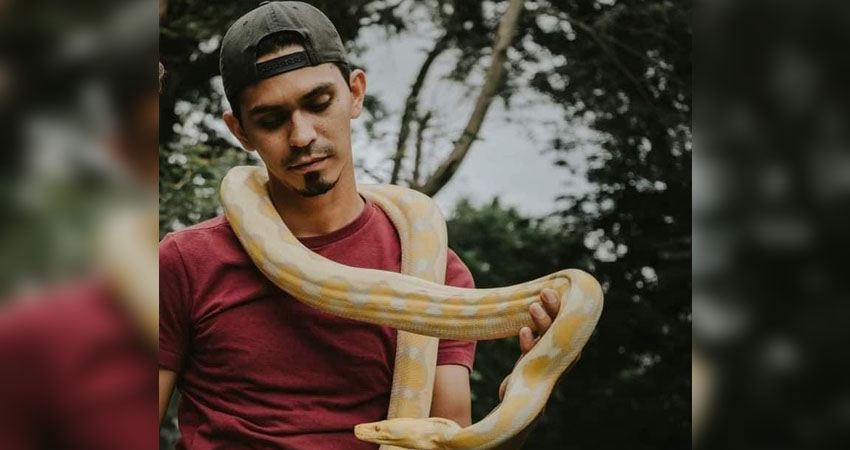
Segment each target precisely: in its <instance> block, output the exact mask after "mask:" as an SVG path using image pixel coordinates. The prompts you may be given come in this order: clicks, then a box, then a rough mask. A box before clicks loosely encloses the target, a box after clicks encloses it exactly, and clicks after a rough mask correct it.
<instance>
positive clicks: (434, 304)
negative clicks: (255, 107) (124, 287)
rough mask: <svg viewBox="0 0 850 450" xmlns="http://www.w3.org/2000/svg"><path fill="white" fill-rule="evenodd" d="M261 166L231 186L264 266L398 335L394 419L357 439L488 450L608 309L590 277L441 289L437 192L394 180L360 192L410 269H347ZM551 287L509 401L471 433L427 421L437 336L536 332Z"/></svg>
mask: <svg viewBox="0 0 850 450" xmlns="http://www.w3.org/2000/svg"><path fill="white" fill-rule="evenodd" d="M267 183H268V174H267V172H266V169H264V168H261V167H245V166H243V167H235V168H233V169H231V170H230V171H229V172H228V174H227V175H226V176H225V177H224V180H223V181H222V184H221V201H222V206H223V208H224V212H225V215H226V216H227V219H228V220H229V222H230V224H231V226H232V227H233V230H234V232H235V233H236V236H237V237H238V238H239V241H240V242H241V244H242V246H243V247H244V248H245V250H246V252H247V253H248V255H249V256H250V258H251V260H252V261H253V262H254V264H255V265H256V266H257V267H258V268H259V270H260V271H261V272H263V274H264V275H265V276H266V277H268V278H269V279H270V280H271V281H272V282H273V283H275V284H276V285H277V286H278V287H280V288H281V289H282V290H284V291H286V292H288V293H290V294H291V295H292V296H293V297H294V298H296V299H298V300H299V301H302V302H304V303H306V304H308V305H310V306H313V307H315V308H317V309H320V310H322V311H325V312H328V313H331V314H335V315H338V316H342V317H346V318H350V319H355V320H361V321H365V322H370V323H374V324H378V325H385V326H390V327H393V328H396V329H398V330H399V337H398V343H397V349H396V364H395V373H394V374H393V386H392V391H391V396H390V409H389V411H388V414H387V420H383V421H380V422H374V423H368V424H360V425H357V426H356V427H355V428H354V433H355V435H356V436H357V437H358V438H359V439H361V440H364V441H368V442H372V443H376V444H381V445H383V446H384V447H382V448H383V449H387V448H393V447H397V448H398V447H400V448H408V449H458V450H459V449H489V448H495V447H498V446H499V445H501V444H503V443H504V442H506V441H508V440H509V439H511V438H512V437H514V436H516V435H517V434H519V433H520V432H522V431H523V430H524V429H525V428H527V427H528V426H529V425H530V424H531V422H532V421H533V420H534V418H535V417H537V415H538V414H539V413H540V411H541V410H542V409H543V407H544V406H545V405H546V401H547V399H548V398H549V394H550V393H551V392H552V388H553V387H554V385H555V382H557V380H558V378H559V377H560V376H561V374H562V373H563V372H564V371H565V370H566V369H567V368H568V367H569V366H570V364H571V363H572V362H573V361H574V360H575V359H576V357H577V356H578V354H579V353H580V352H581V349H582V348H583V347H584V345H585V343H586V342H587V340H588V339H589V338H590V335H591V333H592V332H593V329H594V328H595V327H596V323H597V321H598V320H599V316H600V314H601V313H602V288H601V287H600V286H599V283H598V282H597V281H596V280H595V279H594V278H593V277H592V276H590V275H588V274H587V273H585V272H582V271H580V270H576V269H567V270H561V271H558V272H555V273H552V274H550V275H546V276H543V277H540V278H538V279H536V280H532V281H528V282H525V283H521V284H516V285H513V286H507V287H500V288H489V289H465V288H458V287H453V286H446V285H444V284H443V282H444V278H445V269H446V252H447V248H448V247H447V238H446V224H445V220H444V219H443V216H442V214H441V213H440V210H439V208H438V207H437V206H436V204H435V203H434V202H433V200H431V199H430V198H429V197H428V196H426V195H424V194H422V193H420V192H417V191H415V190H412V189H409V188H404V187H400V186H392V185H358V191H359V192H360V193H361V194H362V195H363V196H364V197H366V198H367V199H369V200H370V201H372V202H374V203H375V204H376V205H378V207H380V208H381V209H382V210H383V211H384V212H385V213H387V216H389V218H390V220H391V221H392V222H393V225H394V226H395V228H396V230H397V231H398V234H399V237H400V240H401V248H402V267H401V268H402V273H395V272H389V271H383V270H374V269H362V268H355V267H349V266H346V265H343V264H339V263H336V262H334V261H331V260H329V259H327V258H324V257H322V256H321V255H318V254H316V253H314V252H312V251H311V250H310V249H308V248H306V247H305V246H304V245H303V244H301V243H300V242H299V241H298V239H297V238H296V237H295V236H294V235H293V234H292V233H291V232H290V231H289V229H288V228H287V227H286V225H285V224H284V223H283V220H281V218H280V216H279V215H278V213H277V211H276V210H275V208H274V205H273V204H272V202H271V199H270V198H269V195H268V189H267ZM546 288H550V289H553V290H555V291H556V292H557V294H558V296H559V297H560V299H561V308H560V310H559V312H558V315H557V316H556V317H555V319H554V321H553V323H552V325H551V327H550V328H549V330H548V331H547V332H546V333H544V334H543V335H542V336H541V337H540V339H539V341H538V343H537V344H536V345H535V346H534V348H532V349H531V351H530V352H528V353H527V354H526V355H525V356H523V357H522V358H521V359H520V361H519V362H518V363H517V365H516V366H515V367H514V370H513V372H511V381H510V383H509V384H508V386H507V389H506V391H505V395H504V398H503V400H502V402H501V403H500V404H499V405H498V406H497V407H496V408H495V409H493V411H492V412H490V414H488V415H487V417H485V418H484V419H482V420H481V421H479V422H477V423H474V424H472V425H470V426H468V427H465V428H461V427H460V426H459V425H458V424H456V423H455V422H453V421H451V420H447V419H440V418H429V417H428V413H429V411H430V405H431V395H432V389H433V384H434V373H435V370H436V358H437V343H438V341H437V338H442V339H469V340H483V339H497V338H504V337H509V336H516V335H517V334H518V333H519V330H520V328H522V327H523V326H529V327H531V326H533V324H532V320H531V317H530V316H529V313H528V307H529V305H531V304H532V303H534V302H536V301H538V299H539V297H540V293H541V291H542V290H543V289H546Z"/></svg>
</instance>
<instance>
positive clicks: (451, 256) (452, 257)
mask: <svg viewBox="0 0 850 450" xmlns="http://www.w3.org/2000/svg"><path fill="white" fill-rule="evenodd" d="M446 285H448V286H455V287H463V288H474V287H475V280H473V278H472V272H471V271H470V270H469V267H467V266H466V264H464V262H463V260H461V259H460V256H458V254H457V253H455V251H454V250H452V249H451V248H449V249H448V254H447V255H446Z"/></svg>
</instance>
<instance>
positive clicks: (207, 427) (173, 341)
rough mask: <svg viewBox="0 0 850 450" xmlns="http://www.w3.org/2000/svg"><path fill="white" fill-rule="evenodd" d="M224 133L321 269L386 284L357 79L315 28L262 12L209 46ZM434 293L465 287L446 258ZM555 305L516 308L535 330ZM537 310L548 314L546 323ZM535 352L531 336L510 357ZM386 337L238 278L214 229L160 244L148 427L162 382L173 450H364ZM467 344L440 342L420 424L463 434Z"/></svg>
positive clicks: (223, 232)
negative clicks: (363, 192)
mask: <svg viewBox="0 0 850 450" xmlns="http://www.w3.org/2000/svg"><path fill="white" fill-rule="evenodd" d="M221 73H222V78H223V82H224V87H225V92H226V94H227V97H228V100H229V101H230V104H231V108H232V111H229V112H227V113H225V115H224V120H225V122H226V123H227V126H228V127H229V129H230V131H231V132H232V133H233V135H234V136H236V138H237V139H238V140H239V141H240V143H241V144H242V146H243V147H244V148H245V149H246V150H248V151H256V152H257V153H258V154H259V156H260V157H261V158H262V159H263V161H264V162H265V164H266V167H267V169H268V172H269V180H270V182H269V194H270V196H271V199H272V201H273V203H274V205H275V208H276V210H277V212H278V214H279V215H280V217H281V219H282V220H283V221H284V222H285V223H286V225H287V226H288V227H289V229H290V230H292V232H293V234H294V235H295V236H296V237H298V238H299V240H300V241H301V242H302V243H303V244H304V245H306V246H307V247H308V248H310V249H311V250H313V251H315V252H316V253H318V254H320V255H322V256H325V257H327V258H329V259H331V260H334V261H336V262H339V263H342V264H346V265H350V266H356V267H364V268H372V269H381V270H390V271H396V272H398V271H399V270H400V263H401V254H400V243H399V238H398V234H397V233H396V230H395V229H394V227H393V225H392V223H391V222H390V220H389V218H388V217H387V216H386V215H385V214H384V212H383V211H381V210H380V209H379V208H378V207H377V206H376V205H374V204H372V203H371V202H369V201H367V200H365V199H364V198H363V197H362V196H360V195H359V194H358V192H357V189H356V184H355V180H354V168H353V163H352V149H351V124H350V121H351V120H352V119H356V118H357V117H358V116H359V115H360V113H361V110H362V108H363V99H364V97H365V93H366V74H365V73H364V72H363V71H360V70H353V71H352V70H350V68H349V66H348V60H347V56H346V53H345V49H344V47H343V45H342V42H341V40H340V38H339V35H338V33H337V31H336V29H335V28H334V26H333V24H332V23H331V22H330V20H329V19H328V18H327V17H326V16H325V15H324V14H322V13H321V12H320V11H319V10H317V9H315V8H314V7H312V6H310V5H307V4H305V3H300V2H274V3H269V2H264V3H263V4H261V6H260V7H258V8H257V9H254V10H253V11H251V12H249V13H248V14H246V15H244V16H243V17H241V18H239V19H238V20H237V21H236V22H235V23H234V24H233V25H232V26H231V28H230V30H229V31H228V32H227V34H226V35H225V37H224V39H223V41H222V50H221ZM446 284H449V285H453V286H459V287H470V288H471V287H473V280H472V276H471V274H470V272H469V270H468V269H467V268H466V266H465V265H464V264H463V263H462V262H461V261H460V259H459V258H458V257H457V255H456V254H455V253H454V252H452V251H451V250H449V253H448V262H447V267H446ZM557 310H558V305H557V300H554V299H553V301H550V302H548V303H547V304H546V309H545V310H544V308H543V307H541V305H539V304H535V306H533V307H532V308H531V312H532V313H533V317H534V318H535V319H534V320H535V323H536V324H537V329H538V331H539V332H544V331H545V330H546V328H547V327H548V326H549V324H551V316H554V314H555V313H557ZM547 312H548V313H549V314H547ZM533 343H534V339H533V336H532V332H531V330H530V329H524V330H523V331H522V333H521V347H522V349H523V351H527V350H528V349H530V348H531V346H532V345H533ZM395 345H396V331H395V330H393V329H390V328H387V327H381V326H376V325H371V324H366V323H362V322H357V321H352V320H348V319H343V318H339V317H334V316H331V315H328V314H325V313H322V312H320V311H318V310H315V309H313V308H311V307H309V306H306V305H304V304H302V303H300V302H298V301H297V300H295V299H293V298H292V297H291V296H290V295H289V294H287V293H286V292H283V291H281V290H280V289H278V288H277V287H276V286H275V285H273V284H272V283H271V281H269V280H268V279H266V278H265V277H264V276H263V275H262V273H261V272H260V271H259V270H258V269H257V268H256V267H255V266H254V265H253V264H252V262H251V260H250V259H249V257H248V255H247V254H246V253H245V251H244V250H243V249H242V247H241V246H240V244H239V242H238V241H237V239H236V236H235V235H234V232H233V230H232V229H231V228H230V225H229V224H228V222H227V219H226V218H225V217H223V216H220V217H216V218H214V219H212V220H209V221H206V222H203V223H201V224H198V225H196V226H193V227H190V228H188V229H185V230H182V231H179V232H176V233H171V234H169V235H168V236H166V238H165V239H163V241H162V243H161V244H160V418H161V417H162V414H163V413H164V411H165V408H166V406H167V403H168V400H169V398H170V396H171V393H172V389H173V387H174V386H175V384H177V386H178V387H179V389H180V391H181V393H182V401H181V404H180V408H179V423H180V428H181V435H182V437H181V440H180V442H179V443H178V447H179V448H192V449H206V448H244V447H251V448H298V449H306V448H322V449H357V448H362V449H366V448H375V446H374V445H372V444H368V443H364V442H360V441H358V440H357V439H356V438H355V437H354V435H353V433H352V429H353V426H354V425H356V424H358V423H362V422H369V421H374V420H380V419H382V418H384V417H386V412H387V406H388V404H389V393H390V387H391V382H392V370H393V360H394V351H395ZM474 348H475V343H474V342H468V341H448V340H443V341H441V342H440V348H439V353H438V359H437V371H436V378H435V382H434V394H433V401H432V408H431V415H432V416H435V417H445V418H448V419H451V420H454V421H456V422H457V423H458V424H460V425H461V426H466V425H469V424H470V422H471V415H470V409H471V407H470V388H469V373H470V370H471V368H472V362H473V356H474Z"/></svg>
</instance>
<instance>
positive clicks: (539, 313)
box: [531, 303, 546, 319]
mask: <svg viewBox="0 0 850 450" xmlns="http://www.w3.org/2000/svg"><path fill="white" fill-rule="evenodd" d="M531 314H532V315H534V317H537V318H538V319H542V318H543V317H545V316H546V312H545V311H543V307H542V306H540V303H532V304H531Z"/></svg>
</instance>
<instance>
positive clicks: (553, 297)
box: [499, 289, 581, 401]
mask: <svg viewBox="0 0 850 450" xmlns="http://www.w3.org/2000/svg"><path fill="white" fill-rule="evenodd" d="M540 300H541V301H540V302H539V303H538V302H535V303H532V304H531V305H529V307H528V313H529V314H530V315H531V320H532V321H533V322H534V331H536V332H537V337H536V338H535V337H534V333H533V332H532V330H531V328H529V327H522V328H521V329H520V330H519V349H520V351H521V352H522V354H521V355H520V357H519V359H522V357H523V356H525V354H526V353H528V352H529V351H531V349H532V348H533V347H534V345H535V344H537V341H538V340H540V336H541V335H543V333H545V332H546V330H548V329H549V327H550V326H552V321H553V320H555V317H556V316H557V315H558V310H559V309H560V308H561V300H560V299H559V298H558V293H557V291H555V290H553V289H543V291H542V292H540ZM541 304H542V305H543V306H541ZM579 356H581V355H579ZM519 359H518V360H517V363H519ZM576 361H578V358H576ZM573 364H575V361H573ZM567 370H569V369H567ZM510 379H511V376H510V375H508V376H507V377H505V379H504V381H502V385H501V386H499V401H501V400H502V398H503V397H504V396H505V390H506V389H507V386H508V383H509V382H510Z"/></svg>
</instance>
